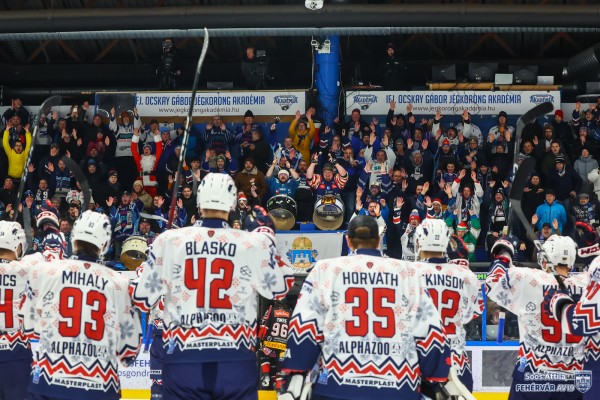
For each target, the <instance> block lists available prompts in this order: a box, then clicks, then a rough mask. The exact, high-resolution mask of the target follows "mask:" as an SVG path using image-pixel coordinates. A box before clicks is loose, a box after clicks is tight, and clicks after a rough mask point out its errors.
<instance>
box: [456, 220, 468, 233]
mask: <svg viewBox="0 0 600 400" xmlns="http://www.w3.org/2000/svg"><path fill="white" fill-rule="evenodd" d="M456 230H457V231H466V230H467V223H466V222H465V221H463V222H461V223H460V224H458V226H457V227H456Z"/></svg>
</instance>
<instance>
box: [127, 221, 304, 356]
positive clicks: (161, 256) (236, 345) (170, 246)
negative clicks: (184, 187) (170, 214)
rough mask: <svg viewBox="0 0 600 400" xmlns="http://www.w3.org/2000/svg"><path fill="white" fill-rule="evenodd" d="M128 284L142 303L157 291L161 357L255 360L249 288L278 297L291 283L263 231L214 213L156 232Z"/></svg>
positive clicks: (253, 299) (151, 301)
mask: <svg viewBox="0 0 600 400" xmlns="http://www.w3.org/2000/svg"><path fill="white" fill-rule="evenodd" d="M142 265H143V266H144V272H143V273H142V276H141V277H140V279H139V282H137V284H134V288H133V299H134V304H135V306H136V307H138V308H139V309H140V310H142V311H145V312H147V311H149V310H150V309H151V308H152V307H153V306H154V305H155V304H156V303H157V302H158V301H159V300H160V298H161V296H162V295H164V302H165V310H164V333H163V340H164V341H165V346H166V347H167V352H166V356H165V362H166V363H188V362H192V363H198V362H216V361H245V360H256V354H255V352H254V347H255V344H256V331H257V314H258V310H257V294H260V295H261V296H263V297H266V298H268V299H273V298H277V299H280V298H283V297H284V296H285V295H286V293H287V292H288V290H289V289H290V288H291V286H292V285H293V283H294V276H293V272H292V270H291V269H290V268H289V267H288V266H287V265H286V264H285V263H284V262H283V261H282V260H281V259H280V258H279V257H278V256H277V251H276V248H275V245H274V243H273V241H272V239H270V238H269V237H268V236H266V235H265V234H262V233H252V232H246V231H241V230H236V229H229V226H228V225H227V223H226V222H224V221H222V220H214V219H204V220H201V221H199V222H198V223H196V225H195V226H192V227H187V228H183V229H178V230H171V231H166V232H164V233H162V234H161V235H160V236H159V237H158V238H157V239H156V240H155V241H154V242H153V243H152V246H151V250H150V254H149V256H148V259H147V260H146V261H145V262H144V263H143V264H142Z"/></svg>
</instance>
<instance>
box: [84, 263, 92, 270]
mask: <svg viewBox="0 0 600 400" xmlns="http://www.w3.org/2000/svg"><path fill="white" fill-rule="evenodd" d="M83 266H84V267H85V269H89V268H90V267H91V266H92V264H90V263H83Z"/></svg>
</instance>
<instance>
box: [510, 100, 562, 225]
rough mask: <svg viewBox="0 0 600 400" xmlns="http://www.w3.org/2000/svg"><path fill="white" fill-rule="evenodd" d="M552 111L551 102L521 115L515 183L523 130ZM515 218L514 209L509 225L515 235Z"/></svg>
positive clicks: (515, 156)
mask: <svg viewBox="0 0 600 400" xmlns="http://www.w3.org/2000/svg"><path fill="white" fill-rule="evenodd" d="M552 110H554V106H553V105H552V103H550V102H546V103H542V104H538V105H537V106H535V107H533V108H532V109H530V110H529V111H527V112H526V113H525V114H523V115H521V117H519V119H518V120H517V130H516V132H515V150H514V152H513V170H512V172H513V182H514V180H515V179H516V175H517V170H518V169H519V164H518V163H517V157H518V156H519V153H520V150H521V136H523V129H525V127H526V126H527V125H528V124H530V123H532V122H534V121H535V120H536V119H538V118H539V117H542V116H544V115H546V114H548V113H551V112H552ZM524 187H525V186H523V188H524ZM511 192H512V189H511ZM514 218H515V217H514V213H513V211H512V209H509V212H508V221H507V225H508V227H509V229H510V233H511V234H512V233H513V228H514V224H515V221H514Z"/></svg>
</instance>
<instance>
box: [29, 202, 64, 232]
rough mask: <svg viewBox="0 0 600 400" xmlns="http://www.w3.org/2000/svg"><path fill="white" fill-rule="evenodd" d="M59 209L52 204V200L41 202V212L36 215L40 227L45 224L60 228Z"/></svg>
mask: <svg viewBox="0 0 600 400" xmlns="http://www.w3.org/2000/svg"><path fill="white" fill-rule="evenodd" d="M58 217H59V214H58V210H57V209H56V208H55V207H54V205H52V202H51V201H50V200H46V201H44V202H42V204H40V208H39V212H38V214H37V215H36V216H35V218H36V224H37V226H38V228H42V227H43V226H44V224H48V225H51V226H52V227H53V228H55V229H58Z"/></svg>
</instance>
